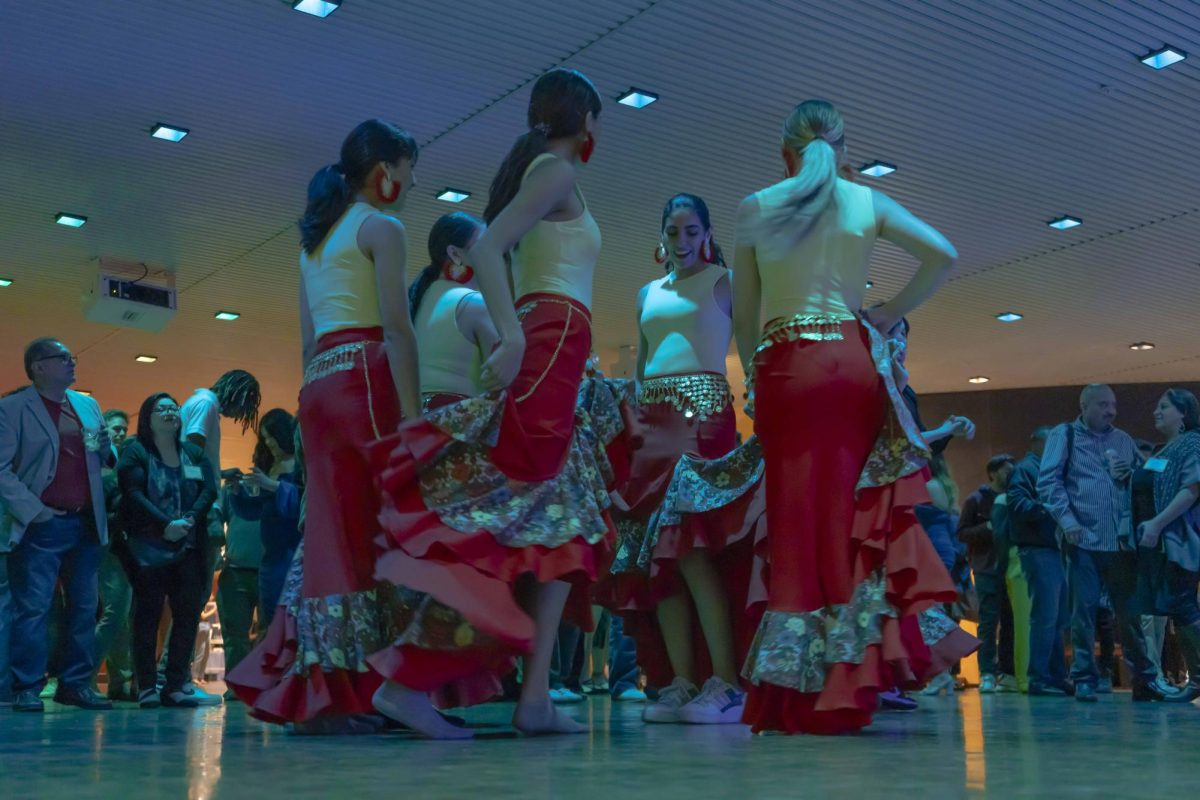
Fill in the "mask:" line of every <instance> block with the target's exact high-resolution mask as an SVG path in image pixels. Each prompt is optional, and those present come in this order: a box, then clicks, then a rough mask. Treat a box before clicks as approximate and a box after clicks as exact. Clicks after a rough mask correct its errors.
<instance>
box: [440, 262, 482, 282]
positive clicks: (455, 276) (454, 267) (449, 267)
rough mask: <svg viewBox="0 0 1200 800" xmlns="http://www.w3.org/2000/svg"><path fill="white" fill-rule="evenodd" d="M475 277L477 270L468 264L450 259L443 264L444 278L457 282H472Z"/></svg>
mask: <svg viewBox="0 0 1200 800" xmlns="http://www.w3.org/2000/svg"><path fill="white" fill-rule="evenodd" d="M474 277H475V270H473V269H471V267H469V266H468V265H466V264H458V263H456V262H454V261H451V260H450V259H446V261H445V262H444V263H443V264H442V278H443V279H444V280H448V281H454V282H455V283H470V282H471V279H472V278H474Z"/></svg>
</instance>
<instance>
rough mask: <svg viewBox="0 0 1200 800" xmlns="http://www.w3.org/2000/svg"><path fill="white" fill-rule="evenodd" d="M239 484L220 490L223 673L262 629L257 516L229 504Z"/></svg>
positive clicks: (231, 694)
mask: <svg viewBox="0 0 1200 800" xmlns="http://www.w3.org/2000/svg"><path fill="white" fill-rule="evenodd" d="M240 474H241V473H238V475H239V476H240ZM240 483H241V481H240V480H235V481H229V482H227V483H226V484H225V486H224V487H223V488H222V489H221V518H222V519H224V520H225V556H224V558H223V559H222V560H221V574H220V575H219V576H218V577H217V616H218V618H219V619H220V620H221V639H222V640H223V641H224V648H225V671H226V672H229V671H230V670H232V669H233V668H234V667H236V666H237V665H238V663H239V662H241V660H242V659H243V658H245V657H246V656H247V655H248V654H249V653H250V647H251V644H252V639H256V638H257V637H258V635H261V632H262V631H265V630H266V623H265V622H263V614H262V608H260V607H259V579H258V570H259V566H260V565H261V563H262V560H263V539H262V534H261V532H260V528H259V522H258V519H257V518H247V517H245V516H243V515H241V514H239V513H238V512H237V509H236V508H235V507H234V505H233V502H232V499H233V495H234V493H235V492H237V491H239V490H240ZM256 619H257V624H256ZM235 699H237V696H236V695H235V694H234V692H233V690H232V689H227V690H226V691H225V700H226V701H230V700H235Z"/></svg>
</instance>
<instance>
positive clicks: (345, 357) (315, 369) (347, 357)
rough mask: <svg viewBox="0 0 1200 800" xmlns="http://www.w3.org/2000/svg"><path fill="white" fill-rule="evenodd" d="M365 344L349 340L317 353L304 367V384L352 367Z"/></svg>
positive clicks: (306, 384)
mask: <svg viewBox="0 0 1200 800" xmlns="http://www.w3.org/2000/svg"><path fill="white" fill-rule="evenodd" d="M366 346H367V343H366V342H350V343H349V344H340V345H338V346H337V347H334V348H332V349H330V350H326V351H325V352H324V353H321V354H319V355H317V356H316V357H315V358H313V360H312V361H310V362H308V366H307V367H305V368H304V385H305V386H308V385H309V384H310V383H312V382H314V381H319V380H321V378H324V377H327V376H329V375H332V374H333V373H335V372H345V371H346V370H349V369H354V360H355V357H356V356H357V355H358V354H359V353H361V352H362V351H363V350H364V349H365V348H366Z"/></svg>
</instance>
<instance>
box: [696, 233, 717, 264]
mask: <svg viewBox="0 0 1200 800" xmlns="http://www.w3.org/2000/svg"><path fill="white" fill-rule="evenodd" d="M700 258H701V259H702V260H703V261H704V263H705V264H715V263H716V262H717V256H716V252H715V251H714V250H713V243H712V239H705V240H704V244H702V245H700Z"/></svg>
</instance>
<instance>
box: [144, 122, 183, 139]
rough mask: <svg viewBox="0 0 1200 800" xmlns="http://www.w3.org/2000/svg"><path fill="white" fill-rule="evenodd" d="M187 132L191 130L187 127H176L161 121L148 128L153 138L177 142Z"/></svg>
mask: <svg viewBox="0 0 1200 800" xmlns="http://www.w3.org/2000/svg"><path fill="white" fill-rule="evenodd" d="M189 133H191V131H189V130H188V129H187V128H176V127H175V126H174V125H164V124H163V123H161V122H159V123H157V124H156V125H155V126H154V127H153V128H152V129H151V130H150V135H151V136H153V137H154V138H155V139H165V140H166V141H168V142H178V141H179V140H180V139H182V138H183V137H185V136H187V135H188V134H189Z"/></svg>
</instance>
